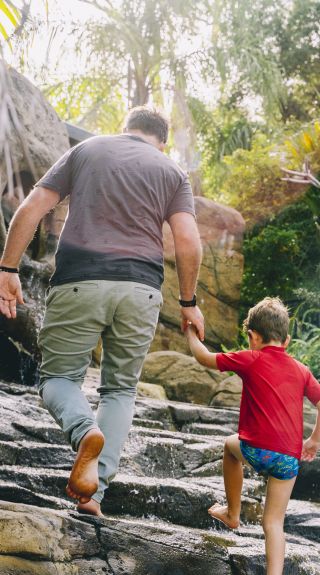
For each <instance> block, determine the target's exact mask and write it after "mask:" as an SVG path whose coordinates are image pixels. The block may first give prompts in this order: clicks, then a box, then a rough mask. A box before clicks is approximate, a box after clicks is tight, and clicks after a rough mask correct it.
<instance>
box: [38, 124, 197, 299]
mask: <svg viewBox="0 0 320 575" xmlns="http://www.w3.org/2000/svg"><path fill="white" fill-rule="evenodd" d="M36 185H37V186H43V187H44V188H49V189H52V190H55V191H57V192H59V194H60V197H61V200H63V199H64V198H65V197H66V196H68V195H69V196H70V202H69V212H68V216H67V218H66V221H65V224H64V227H63V230H62V232H61V235H60V239H59V244H58V249H57V253H56V270H55V272H54V274H53V276H52V278H51V284H52V285H57V284H63V283H68V282H73V281H81V280H89V279H110V280H122V281H123V280H127V281H137V282H140V283H144V284H148V285H151V286H153V287H156V288H159V289H160V287H161V284H162V282H163V244H162V225H163V222H164V221H165V220H168V218H169V217H170V216H171V215H172V214H174V213H177V212H188V213H191V214H193V215H194V202H193V196H192V191H191V187H190V183H189V181H188V178H187V175H186V174H185V173H184V172H183V171H182V170H181V169H180V168H179V167H178V166H177V164H176V163H175V162H174V161H172V160H171V159H170V158H168V157H167V156H166V155H165V154H163V153H162V152H160V151H159V150H158V149H157V148H155V147H154V146H152V145H151V144H149V143H147V142H146V141H145V140H143V139H142V138H139V137H137V136H134V135H129V134H122V135H119V136H96V137H93V138H90V139H88V140H85V141H84V142H81V143H80V144H78V145H77V146H76V147H74V148H72V149H71V150H68V152H67V153H66V154H64V155H63V156H62V158H60V159H59V160H58V161H57V162H56V164H54V166H52V168H51V169H50V170H49V171H48V172H47V173H46V174H45V175H44V176H43V177H42V178H41V180H39V182H38V183H37V184H36Z"/></svg>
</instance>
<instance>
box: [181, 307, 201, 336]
mask: <svg viewBox="0 0 320 575" xmlns="http://www.w3.org/2000/svg"><path fill="white" fill-rule="evenodd" d="M181 316H182V321H181V330H182V331H183V332H184V333H186V334H187V332H188V330H187V328H188V326H190V325H191V324H192V325H193V326H194V328H195V330H196V332H197V335H198V338H199V339H200V341H203V340H204V317H203V315H202V313H201V310H200V308H199V307H198V306H195V307H181Z"/></svg>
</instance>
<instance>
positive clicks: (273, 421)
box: [216, 345, 320, 459]
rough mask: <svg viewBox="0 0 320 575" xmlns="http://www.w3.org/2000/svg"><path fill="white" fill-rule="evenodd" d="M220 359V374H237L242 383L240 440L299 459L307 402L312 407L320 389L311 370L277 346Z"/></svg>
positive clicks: (222, 354)
mask: <svg viewBox="0 0 320 575" xmlns="http://www.w3.org/2000/svg"><path fill="white" fill-rule="evenodd" d="M216 360H217V366H218V369H219V370H220V371H234V372H235V373H237V374H238V375H239V376H240V377H241V379H242V381H243V391H242V398H241V405H240V419H239V438H240V439H242V440H243V441H246V442H247V443H248V444H249V445H252V446H253V447H260V448H261V449H270V450H272V451H278V452H279V453H285V454H287V455H292V456H293V457H297V458H298V459H300V457H301V451H302V441H303V398H304V396H306V397H307V398H308V399H309V400H310V401H311V402H312V403H313V404H314V405H316V404H317V403H318V402H319V401H320V384H319V382H318V381H317V380H316V379H315V377H314V376H313V375H312V373H311V372H310V371H309V369H308V368H307V367H306V366H305V365H303V364H302V363H300V362H299V361H297V360H296V359H294V358H293V357H291V356H290V355H289V354H288V353H286V351H285V349H284V348H283V347H277V346H273V345H268V346H266V347H264V348H262V349H261V350H259V351H251V350H248V351H237V352H234V353H218V354H217V356H216Z"/></svg>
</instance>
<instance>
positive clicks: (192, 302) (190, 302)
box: [179, 294, 197, 307]
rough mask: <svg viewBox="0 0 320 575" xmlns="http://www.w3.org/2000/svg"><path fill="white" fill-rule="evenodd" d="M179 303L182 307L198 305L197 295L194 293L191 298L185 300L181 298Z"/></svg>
mask: <svg viewBox="0 0 320 575" xmlns="http://www.w3.org/2000/svg"><path fill="white" fill-rule="evenodd" d="M179 304H180V305H181V307H195V306H196V305H197V296H196V294H194V296H193V298H192V299H190V300H185V299H181V298H179Z"/></svg>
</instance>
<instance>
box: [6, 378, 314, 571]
mask: <svg viewBox="0 0 320 575" xmlns="http://www.w3.org/2000/svg"><path fill="white" fill-rule="evenodd" d="M97 378H98V374H97V372H96V371H95V370H90V372H89V375H88V377H87V380H86V383H85V391H86V393H87V396H88V399H89V401H90V403H91V404H92V406H93V408H94V409H95V408H96V406H97V402H98V396H97V394H96V392H95V387H96V384H97ZM0 398H1V401H0V499H1V502H0V575H51V574H52V575H53V574H54V575H89V574H95V575H102V574H104V575H111V574H112V575H200V574H201V575H204V574H205V575H237V574H239V575H240V574H247V575H253V574H258V575H260V574H261V575H262V574H263V573H265V563H264V542H263V535H262V530H261V527H260V526H259V520H260V518H261V513H262V504H263V493H264V487H265V485H264V480H263V479H260V478H258V477H257V476H256V475H253V474H252V472H251V471H250V470H249V469H248V470H246V478H245V481H244V490H243V508H242V526H241V527H240V528H239V529H238V530H236V531H235V532H231V531H229V530H226V529H222V527H221V526H219V525H216V524H214V523H213V521H212V520H211V519H210V517H209V516H208V514H207V508H208V507H209V506H210V505H212V504H213V503H214V502H215V501H218V502H222V501H223V500H224V489H223V478H222V453H223V442H224V438H225V436H226V435H229V434H230V433H232V432H234V431H235V430H236V428H237V419H238V411H237V410H236V409H232V408H211V407H210V408H208V407H203V406H196V405H190V404H183V403H178V402H169V401H159V400H152V399H147V398H138V399H137V402H136V412H135V417H134V422H133V427H132V430H131V433H130V437H129V439H128V441H127V443H126V445H125V449H124V453H123V457H122V460H121V465H120V470H119V473H118V475H117V477H116V479H115V480H114V481H113V482H112V484H111V485H110V488H109V489H108V490H107V492H106V495H105V499H104V501H103V505H102V510H103V512H104V514H105V517H104V518H102V519H97V518H93V517H90V516H88V515H80V514H79V513H77V511H76V510H75V507H74V503H73V502H72V501H70V499H68V498H67V496H66V493H65V485H66V483H67V479H68V475H69V470H70V467H71V465H72V461H73V457H74V454H73V453H72V451H71V449H70V448H69V447H68V445H66V442H65V440H64V437H63V434H62V432H61V431H60V429H59V428H58V427H57V426H56V424H55V423H54V422H53V420H52V419H51V417H50V415H49V414H48V413H47V411H46V410H45V409H44V408H43V407H42V405H41V401H40V399H39V398H38V396H37V393H36V391H35V390H34V389H32V388H27V387H22V386H18V385H15V384H8V383H4V382H0ZM319 487H320V460H319V459H318V460H316V461H315V462H314V463H313V464H312V465H311V466H310V467H309V468H307V467H305V466H304V467H303V469H302V472H301V479H299V481H298V482H297V487H296V493H297V496H298V497H299V498H301V497H303V496H304V495H305V496H307V497H308V496H309V494H310V493H311V494H312V497H313V502H311V501H302V500H299V499H293V500H292V501H291V503H290V508H289V511H288V515H287V519H286V531H287V541H288V546H287V559H286V565H285V570H284V574H285V575H288V574H290V575H291V574H292V575H300V574H301V575H317V574H320V549H319V548H320V546H319V541H320V504H319V501H320V493H319Z"/></svg>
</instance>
